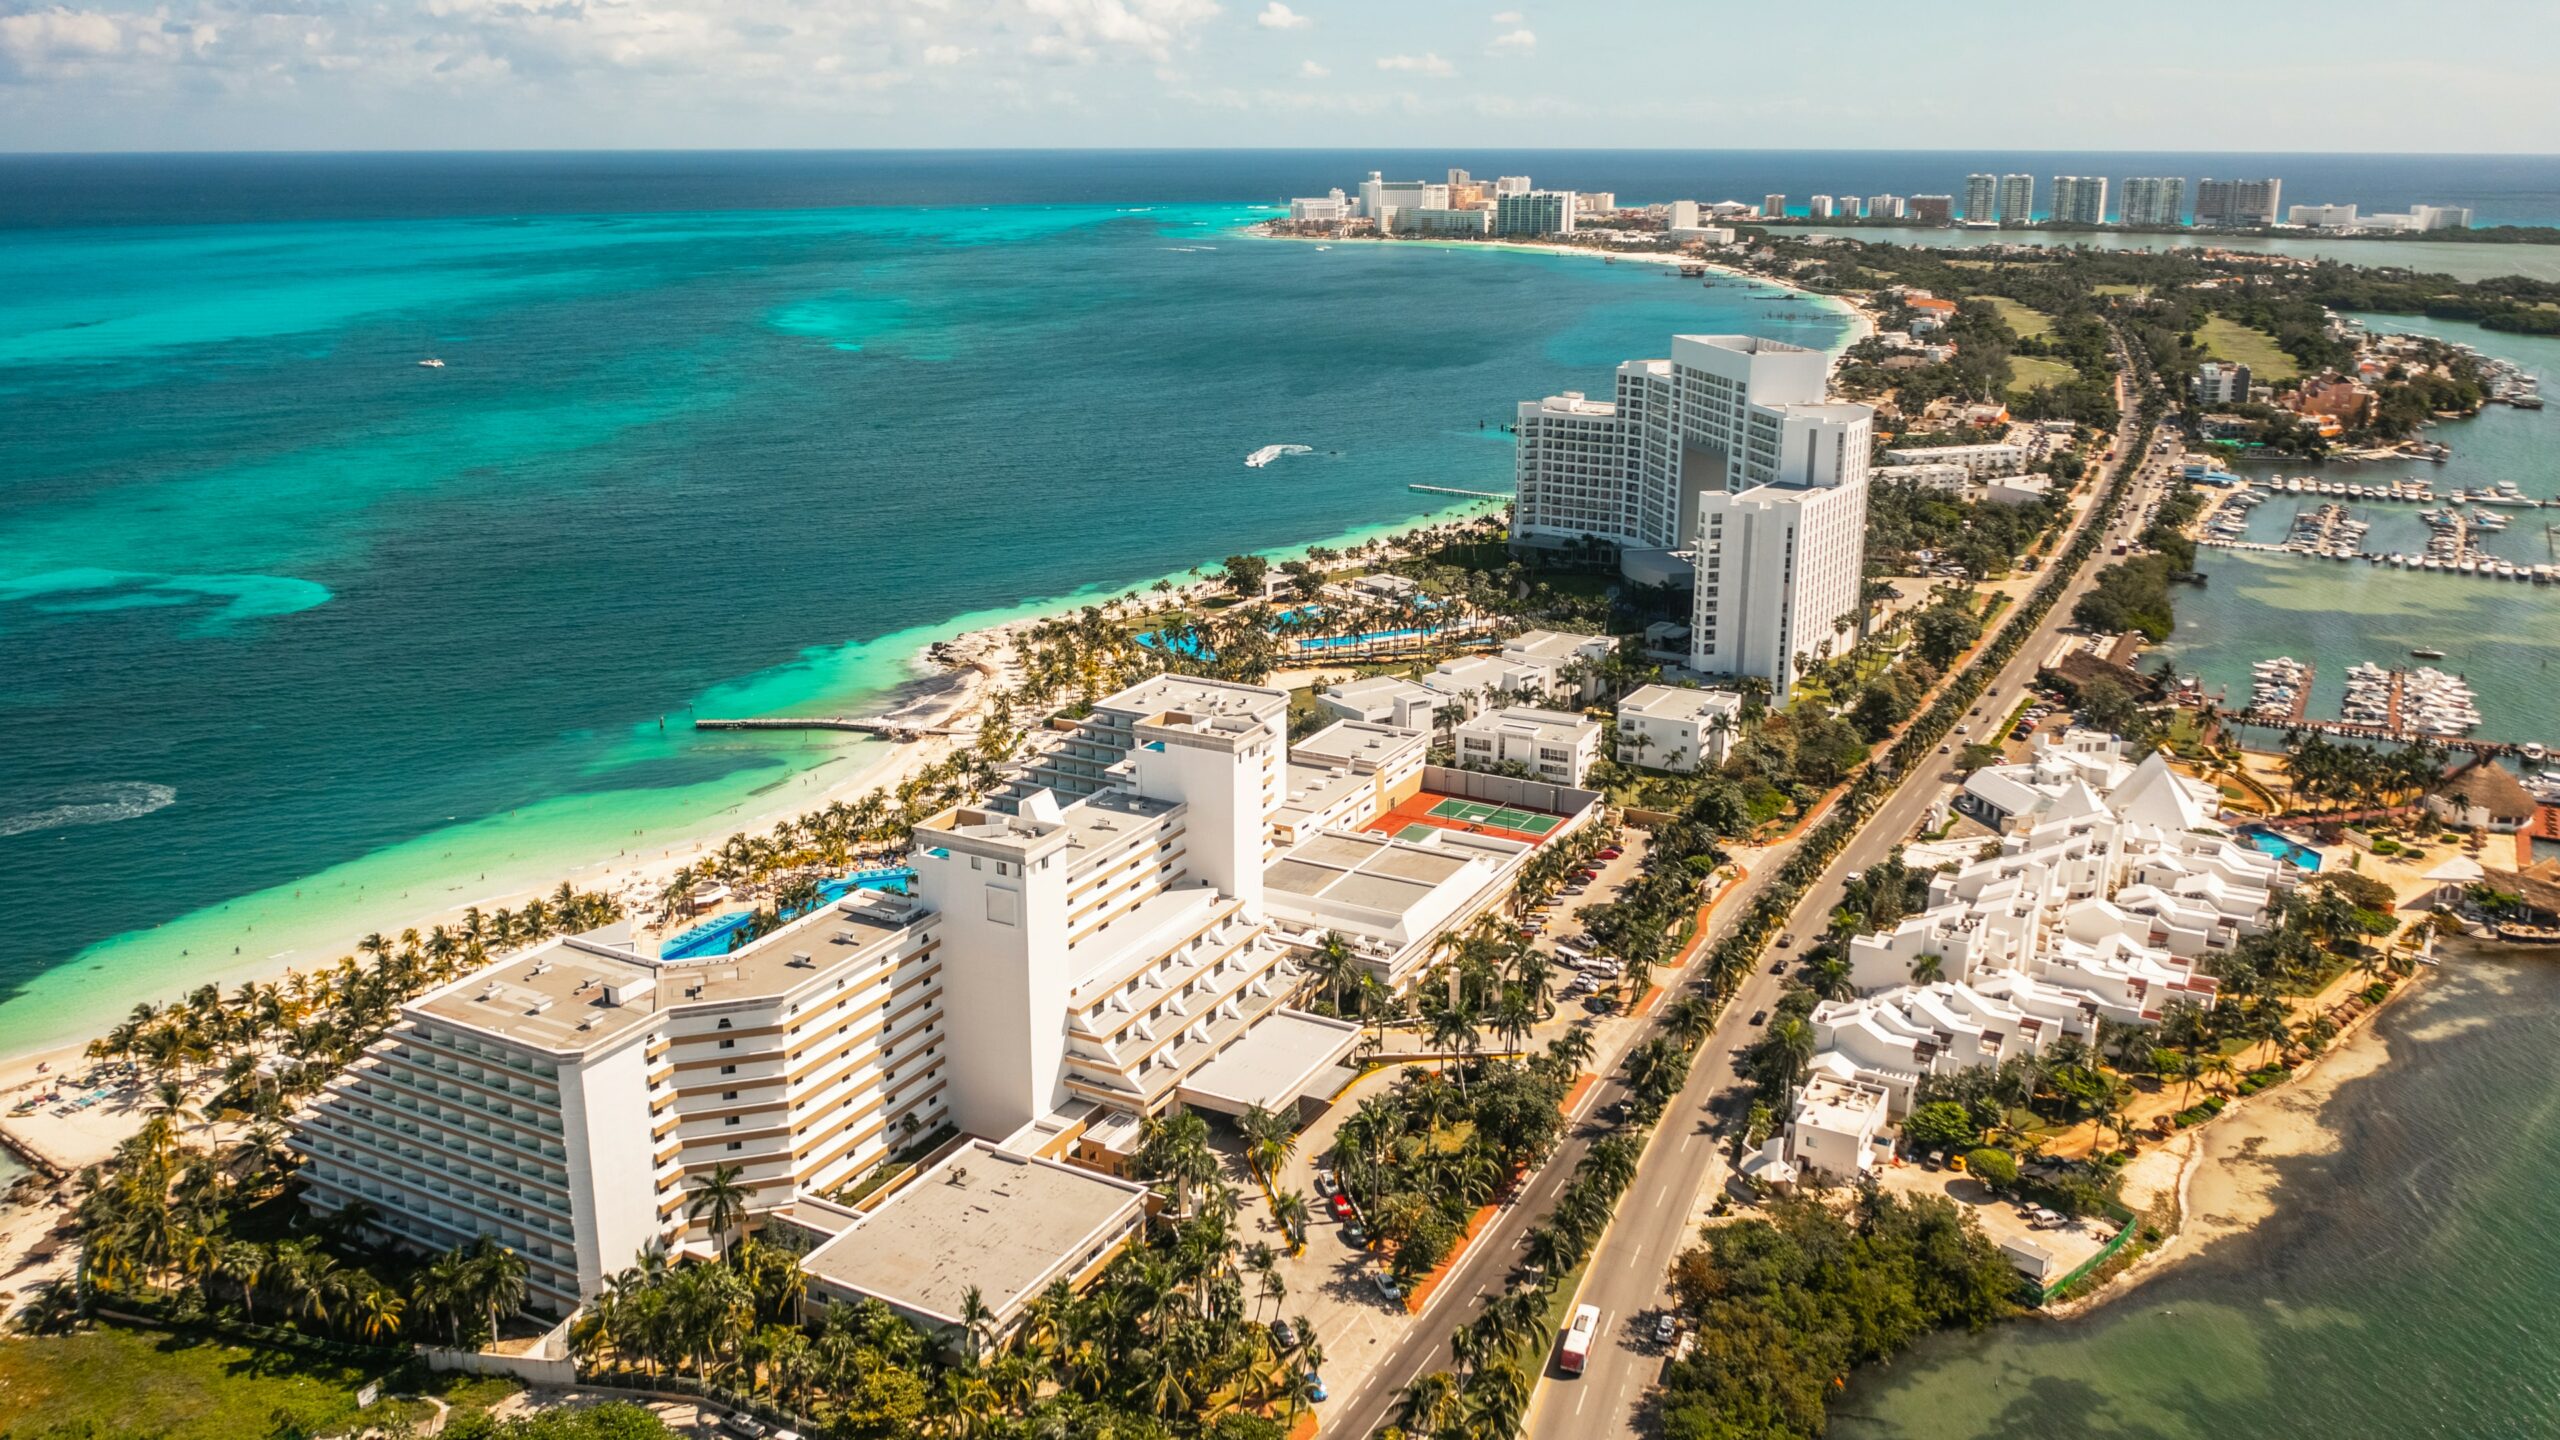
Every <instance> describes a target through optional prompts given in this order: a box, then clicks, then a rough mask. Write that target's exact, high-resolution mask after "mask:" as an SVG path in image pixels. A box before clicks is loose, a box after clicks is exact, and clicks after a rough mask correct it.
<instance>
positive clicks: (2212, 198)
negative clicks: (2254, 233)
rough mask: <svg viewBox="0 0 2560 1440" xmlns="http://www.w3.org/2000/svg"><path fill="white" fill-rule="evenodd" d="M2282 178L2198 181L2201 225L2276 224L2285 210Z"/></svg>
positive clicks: (2197, 189) (2197, 217)
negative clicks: (2281, 206) (2282, 205)
mask: <svg viewBox="0 0 2560 1440" xmlns="http://www.w3.org/2000/svg"><path fill="white" fill-rule="evenodd" d="M2283 199H2284V182H2283V181H2282V180H2216V179H2214V178H2213V177H2212V176H2210V175H2208V176H2206V177H2205V178H2203V179H2202V180H2199V181H2197V182H2196V223H2197V224H2199V225H2273V224H2274V223H2276V217H2277V216H2279V215H2281V214H2283V213H2284V212H2283V210H2282V209H2281V208H2280V204H2281V202H2282V201H2283Z"/></svg>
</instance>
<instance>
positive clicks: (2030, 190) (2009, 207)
mask: <svg viewBox="0 0 2560 1440" xmlns="http://www.w3.org/2000/svg"><path fill="white" fill-rule="evenodd" d="M2035 218H2036V177H2034V176H2033V175H2003V176H2001V177H2000V223H2001V224H2003V225H2025V224H2030V223H2032V222H2033V221H2034V220H2035Z"/></svg>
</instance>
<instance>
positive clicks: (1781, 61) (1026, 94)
mask: <svg viewBox="0 0 2560 1440" xmlns="http://www.w3.org/2000/svg"><path fill="white" fill-rule="evenodd" d="M2479 8H2480V9H2481V10H2485V11H2488V12H2491V13H2485V14H2484V13H2473V14H2470V15H2468V16H2466V20H2465V23H2463V24H2460V25H2447V24H2443V23H2441V22H2440V21H2439V20H2437V19H2436V18H2434V17H2432V16H2430V15H2428V14H2427V13H2425V12H2423V11H2421V10H2417V9H2413V8H2410V7H2406V6H2399V5H2392V4H2385V3H2379V0H2342V3H2340V4H2339V5H2336V6H2333V7H2331V11H2330V13H2329V14H2328V16H2327V18H2326V21H2325V22H2324V23H2323V24H2320V25H2317V26H2303V25H2301V24H2300V23H2299V20H2298V17H2295V16H2292V15H2290V14H2288V13H2286V12H2280V11H2273V10H2261V9H2259V8H2255V7H2226V8H2224V9H2222V10H2220V11H2217V12H2216V13H2215V14H2214V15H2213V17H2212V22H2211V25H2210V26H2209V27H2200V26H2198V25H2196V24H2194V23H2192V22H2191V20H2190V19H2189V18H2188V17H2185V16H2182V15H2173V14H2168V13H2163V12H2152V11H2143V10H2140V9H2110V10H2106V11H2097V12H2088V13H2065V12H2059V11H2057V10H2055V9H2054V8H2053V7H2046V6H2035V5H2031V4H2028V3H2025V0H1977V3H1974V4H1972V5H1968V6H1967V7H1965V9H1966V14H1965V15H1964V16H1963V17H1962V18H1963V19H1964V20H1965V21H1966V22H1967V26H1968V30H1969V32H1970V33H1971V34H1972V35H1973V36H1974V38H1975V39H1976V40H1977V41H1978V42H1979V43H1982V44H1985V45H1990V46H1994V47H1996V51H1997V53H1998V55H1999V57H2000V60H1999V64H1998V67H1997V72H1996V83H1985V82H1986V79H1987V78H1989V77H1987V76H1986V75H1985V74H1982V73H1975V74H1969V75H1966V76H1964V77H1963V78H1962V79H1961V80H1960V79H1959V78H1957V76H1956V75H1955V74H1953V73H1950V72H1944V71H1937V70H1933V69H1932V68H1931V67H1930V66H1929V65H1927V64H1925V63H1923V62H1922V60H1921V58H1920V52H1919V51H1918V50H1916V49H1904V50H1899V51H1886V52H1881V53H1884V54H1887V55H1889V56H1908V57H1911V69H1910V71H1909V73H1907V74H1905V75H1902V76H1901V77H1900V78H1898V79H1897V80H1896V82H1895V83H1893V84H1890V85H1885V84H1876V85H1848V84H1835V83H1815V82H1813V81H1811V80H1809V79H1808V78H1807V77H1808V76H1811V75H1818V74H1823V73H1826V72H1825V68H1824V67H1825V65H1826V64H1827V63H1828V62H1829V61H1830V60H1832V59H1836V52H1837V49H1838V46H1839V42H1840V37H1842V36H1843V35H1852V34H1854V35H1860V36H1868V37H1878V38H1882V37H1889V36H1890V35H1891V34H1892V33H1893V31H1894V29H1895V28H1896V27H1898V26H1904V25H1910V24H1914V23H1917V22H1916V21H1915V17H1914V15H1913V14H1912V12H1910V11H1909V9H1908V8H1907V7H1899V6H1886V5H1884V4H1881V3H1878V0H1842V3H1840V4H1837V5H1834V6H1830V7H1825V8H1823V9H1821V10H1818V11H1805V12H1798V13H1778V12H1776V11H1774V10H1762V9H1754V10H1747V11H1746V10H1740V9H1733V10H1726V9H1721V8H1719V9H1717V10H1714V11H1703V10H1702V9H1701V8H1700V7H1696V6H1694V5H1683V4H1680V3H1677V0H1608V3H1603V4H1600V5H1586V6H1580V7H1575V8H1573V9H1570V10H1568V9H1566V8H1564V7H1561V6H1552V5H1550V6H1544V7H1541V6H1539V5H1534V4H1523V5H1517V6H1508V5H1505V4H1504V3H1503V0H1493V3H1490V4H1482V5H1473V4H1470V5H1460V4H1455V3H1450V0H1407V3H1403V4H1398V5H1394V6H1377V5H1357V4H1352V3H1348V0H844V3H838V4H829V5H807V4H798V3H791V0H721V3H713V0H635V3H608V0H561V3H557V4H525V3H513V0H443V3H438V4H434V5H423V6H382V7H371V8H338V9H318V10H307V9H302V8H299V7H289V6H283V5H277V4H273V3H270V0H59V3H29V0H0V149H7V150H12V151H46V150H70V151H79V150H196V149H212V150H239V149H250V150H263V149H282V150H294V149H336V150H346V149H357V150H364V149H427V150H435V149H477V148H489V149H518V148H559V149H581V148H625V147H665V148H730V147H749V148H755V147H775V148H873V147H943V146H949V147H1012V146H1049V147H1145V146H1161V145H1167V144H1179V145H1184V146H1308V147H1321V146H1339V145H1391V146H1405V147H1412V146H1427V145H1436V144H1464V145H1471V146H1513V147H1517V146H1560V147H1574V146H1610V145H1620V146H1624V145H1659V146H1665V147H1685V146H1698V145H1710V146H1718V147H1725V146H1731V147H1738V148H1809V149H1814V148H1864V147H1873V146H1878V145H1886V144H1890V145H1892V146H1895V147H1899V148H1906V149H1949V150H1959V149H1964V148H1968V147H1980V148H1984V149H1995V148H2005V147H2011V146H2014V145H2016V144H2017V143H2019V142H2020V141H2023V140H2031V141H2032V143H2033V144H2035V145H2036V146H2037V147H2038V148H2042V149H2053V150H2072V149H2079V150H2118V149H2132V148H2135V147H2158V148H2166V149H2193V150H2220V149H2239V148H2248V149H2255V150H2296V151H2303V152H2316V153H2339V152H2394V153H2413V152H2461V153H2515V154H2527V153H2537V151H2536V150H2535V149H2534V148H2531V147H2541V148H2544V149H2547V148H2548V147H2549V146H2550V144H2551V143H2552V142H2551V139H2550V137H2551V136H2553V135H2555V134H2560V99H2555V98H2554V94H2553V92H2551V91H2550V90H2549V88H2548V87H2547V86H2546V85H2544V84H2543V83H2542V82H2541V81H2540V80H2539V79H2538V78H2537V77H2536V75H2535V74H2534V73H2533V71H2534V67H2532V66H2530V65H2528V64H2526V63H2525V59H2526V57H2531V56H2537V55H2547V54H2550V53H2553V52H2554V50H2555V49H2560V14H2555V13H2554V12H2553V11H2551V10H2548V9H2546V8H2543V7H2536V6H2528V5H2525V4H2521V3H2512V0H2487V3H2485V4H2484V5H2483V6H2481V7H2479ZM1933 23H1934V22H1933ZM2489 34H2494V35H2495V36H2497V37H2498V38H2497V43H2496V44H2495V45H2494V46H2484V45H2483V44H2482V43H2481V40H2482V37H2483V36H2484V35H2489ZM2099 56H2103V57H2104V58H2103V62H2100V61H2099V60H2098V59H2097V57H2099ZM1736 57H1749V63H1732V62H1733V61H1734V60H1735V58H1736ZM1702 60H1704V61H1707V62H1708V63H1709V64H1710V66H1711V70H1712V74H1711V77H1702V76H1701V75H1700V74H1699V72H1698V69H1697V67H1698V65H1699V64H1700V62H1701V61H1702ZM1933 76H1934V77H1936V78H1934V79H1933ZM1702 78H1711V79H1712V82H1713V83H1700V82H1701V79H1702ZM2454 94H2458V95H2460V96H2461V97H2462V103H2461V104H2460V105H2459V106H2447V105H2430V104H2393V103H2386V102H2387V101H2388V99H2389V97H2392V96H2401V97H2426V96H2439V97H2440V96H2445V95H2454ZM2358 95H2362V96H2369V97H2373V99H2374V101H2375V103H2365V104H2358V103H2350V102H2349V100H2348V97H2351V96H2358ZM1953 178H1954V179H1955V180H1956V181H1961V178H1962V176H1961V174H1959V175H1957V176H1956V177H1953Z"/></svg>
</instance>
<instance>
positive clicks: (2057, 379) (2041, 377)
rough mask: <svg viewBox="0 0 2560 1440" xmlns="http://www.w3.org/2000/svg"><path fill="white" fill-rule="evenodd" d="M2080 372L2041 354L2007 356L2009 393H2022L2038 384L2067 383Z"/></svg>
mask: <svg viewBox="0 0 2560 1440" xmlns="http://www.w3.org/2000/svg"><path fill="white" fill-rule="evenodd" d="M2079 373H2080V372H2079V371H2077V370H2074V369H2072V368H2071V367H2070V366H2068V365H2066V364H2064V363H2062V362H2061V361H2059V360H2047V359H2045V358H2044V357H2043V356H2041V355H2012V356H2010V357H2009V393H2010V394H2012V395H2024V394H2026V393H2027V392H2028V391H2030V390H2033V389H2034V388H2036V387H2037V386H2039V385H2068V384H2070V383H2071V381H2072V378H2073V377H2074V376H2076V375H2078V374H2079Z"/></svg>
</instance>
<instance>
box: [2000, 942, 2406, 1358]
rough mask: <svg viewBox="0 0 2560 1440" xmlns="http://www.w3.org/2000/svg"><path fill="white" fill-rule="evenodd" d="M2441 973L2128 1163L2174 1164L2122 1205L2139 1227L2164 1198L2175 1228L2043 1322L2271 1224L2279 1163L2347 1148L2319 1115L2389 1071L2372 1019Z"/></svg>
mask: <svg viewBox="0 0 2560 1440" xmlns="http://www.w3.org/2000/svg"><path fill="white" fill-rule="evenodd" d="M2441 968H2442V963H2441V962H2439V963H2438V964H2436V965H2425V966H2420V967H2419V969H2418V971H2417V972H2416V973H2415V974H2413V975H2411V976H2410V977H2409V978H2408V979H2406V980H2403V981H2402V982H2400V983H2399V984H2398V985H2395V986H2393V987H2392V989H2391V993H2390V994H2388V995H2386V996H2384V997H2383V999H2382V1003H2380V1004H2378V1005H2374V1006H2372V1007H2370V1008H2368V1009H2366V1010H2365V1011H2363V1012H2362V1013H2361V1014H2358V1015H2356V1016H2355V1017H2354V1018H2352V1019H2351V1020H2349V1021H2348V1022H2347V1024H2346V1025H2345V1027H2343V1028H2342V1029H2341V1030H2340V1031H2339V1032H2338V1034H2337V1036H2336V1037H2335V1038H2334V1039H2333V1040H2331V1041H2330V1043H2329V1045H2328V1047H2327V1048H2325V1049H2323V1050H2322V1051H2320V1053H2318V1054H2317V1055H2314V1056H2312V1057H2311V1058H2310V1059H2308V1060H2305V1061H2304V1062H2303V1063H2302V1064H2301V1065H2299V1066H2297V1067H2295V1069H2294V1072H2293V1075H2292V1076H2291V1077H2290V1078H2289V1079H2286V1080H2285V1081H2283V1082H2282V1083H2280V1084H2276V1085H2271V1086H2269V1087H2267V1088H2266V1089H2263V1090H2260V1091H2259V1092H2257V1093H2256V1094H2254V1095H2243V1096H2237V1097H2234V1098H2233V1099H2232V1101H2231V1102H2230V1103H2229V1104H2228V1105H2226V1106H2224V1107H2223V1110H2222V1113H2220V1114H2218V1115H2216V1116H2214V1117H2213V1118H2211V1119H2209V1120H2207V1121H2205V1122H2204V1123H2203V1124H2201V1125H2196V1126H2191V1127H2189V1128H2188V1129H2185V1130H2182V1131H2180V1132H2178V1134H2177V1135H2176V1136H2175V1137H2173V1138H2171V1139H2170V1140H2168V1141H2166V1142H2165V1143H2163V1144H2162V1145H2161V1146H2160V1147H2159V1148H2158V1149H2156V1150H2153V1151H2151V1152H2149V1153H2148V1154H2146V1155H2145V1156H2144V1157H2142V1159H2137V1160H2135V1161H2134V1162H2132V1165H2129V1166H2128V1167H2127V1171H2128V1174H2127V1179H2128V1181H2130V1180H2131V1179H2132V1178H2133V1177H2132V1175H2131V1173H2130V1172H2131V1171H2132V1169H2133V1168H2134V1167H2135V1166H2139V1165H2141V1164H2142V1163H2143V1160H2146V1159H2154V1158H2157V1159H2160V1160H2163V1161H2166V1160H2169V1159H2172V1158H2174V1159H2175V1161H2176V1168H2175V1170H2174V1172H2173V1173H2172V1174H2171V1175H2170V1176H2167V1177H2146V1178H2149V1179H2152V1180H2153V1182H2154V1185H2155V1188H2154V1189H2153V1190H2151V1191H2150V1192H2149V1194H2148V1195H2147V1196H2146V1197H2145V1201H2146V1203H2144V1204H2141V1205H2135V1204H2133V1203H2132V1202H2131V1200H2130V1198H2128V1200H2127V1208H2129V1209H2132V1210H2133V1211H2134V1212H2135V1216H2136V1218H2135V1220H2134V1222H2133V1223H2135V1224H2137V1225H2138V1224H2141V1223H2143V1219H2142V1217H2143V1216H2144V1215H2146V1214H2148V1213H2149V1212H2150V1211H2151V1210H2153V1209H2155V1208H2157V1207H2158V1205H2159V1204H2160V1202H2161V1201H2162V1200H2163V1199H2166V1200H2168V1201H2169V1202H2170V1203H2171V1206H2172V1208H2173V1210H2174V1213H2175V1216H2176V1220H2175V1223H2174V1228H2172V1229H2170V1230H2169V1231H2168V1233H2167V1234H2165V1235H2163V1236H2162V1237H2161V1238H2160V1241H2159V1243H2157V1244H2156V1245H2153V1246H2152V1247H2151V1248H2150V1249H2148V1250H2146V1251H2144V1252H2143V1253H2142V1254H2141V1255H2140V1256H2138V1257H2137V1258H2135V1260H2134V1261H2133V1263H2131V1264H2130V1265H2128V1266H2126V1267H2125V1268H2124V1270H2123V1271H2121V1272H2120V1273H2118V1274H2116V1275H2114V1276H2112V1277H2110V1278H2109V1279H2108V1280H2107V1281H2106V1283H2104V1284H2102V1285H2100V1286H2099V1287H2098V1288H2097V1289H2095V1290H2092V1291H2090V1292H2089V1293H2088V1294H2086V1295H2083V1296H2081V1297H2079V1298H2078V1299H2076V1300H2069V1301H2065V1302H2064V1303H2062V1304H2060V1305H2056V1306H2052V1307H2049V1308H2048V1309H2046V1310H2045V1311H2044V1312H2043V1313H2042V1317H2041V1318H2043V1319H2046V1320H2050V1321H2054V1322H2057V1323H2065V1324H2067V1323H2070V1322H2072V1321H2076V1320H2080V1319H2084V1318H2086V1317H2087V1316H2089V1315H2092V1314H2095V1313H2096V1312H2098V1311H2099V1310H2101V1309H2104V1308H2105V1307H2106V1306H2107V1305H2109V1304H2110V1303H2112V1302H2114V1301H2115V1300H2117V1299H2120V1298H2122V1297H2124V1296H2126V1295H2130V1294H2132V1293H2133V1292H2134V1291H2135V1290H2138V1289H2140V1288H2141V1287H2142V1286H2143V1285H2144V1284H2146V1283H2148V1282H2149V1281H2150V1280H2151V1279H2153V1278H2154V1277H2156V1276H2160V1275H2165V1274H2167V1273H2168V1272H2169V1271H2171V1270H2173V1269H2175V1268H2176V1267H2177V1266H2178V1265H2180V1264H2182V1263H2184V1262H2185V1261H2187V1260H2190V1259H2193V1258H2194V1257H2196V1256H2198V1255H2202V1254H2203V1253H2205V1252H2206V1251H2207V1250H2210V1249H2211V1248H2213V1247H2214V1246H2215V1245H2216V1244H2219V1243H2220V1242H2222V1241H2225V1240H2229V1239H2232V1238H2234V1237H2236V1236H2241V1235H2246V1234H2248V1233H2250V1232H2251V1231H2254V1230H2255V1229H2257V1227H2258V1226H2259V1225H2260V1224H2262V1223H2264V1222H2265V1221H2267V1220H2269V1219H2272V1218H2273V1217H2274V1216H2275V1215H2276V1213H2277V1209H2278V1205H2277V1200H2276V1190H2277V1188H2278V1187H2279V1186H2280V1185H2281V1184H2282V1179H2283V1177H2282V1176H2280V1175H2279V1174H2278V1173H2277V1171H2276V1166H2277V1163H2278V1162H2280V1161H2284V1160H2290V1159H2297V1158H2302V1157H2306V1156H2318V1155H2330V1154H2335V1153H2337V1152H2338V1151H2339V1150H2340V1149H2341V1148H2342V1147H2343V1145H2344V1143H2345V1141H2344V1138H2343V1137H2342V1136H2341V1135H2340V1134H2339V1132H2338V1131H2337V1130H2336V1129H2334V1128H2332V1127H2331V1126H2329V1125H2328V1124H2326V1123H2324V1122H2323V1120H2322V1118H2321V1112H2322V1111H2324V1110H2326V1109H2327V1108H2328V1106H2329V1104H2330V1102H2331V1101H2333V1100H2335V1099H2336V1098H2337V1094H2338V1091H2339V1090H2340V1089H2341V1088H2343V1087H2344V1086H2345V1085H2346V1084H2348V1082H2350V1081H2354V1080H2361V1079H2364V1078H2365V1077H2367V1076H2369V1075H2372V1074H2374V1073H2376V1072H2377V1071H2379V1070H2381V1069H2382V1068H2383V1067H2384V1066H2386V1065H2388V1064H2390V1063H2391V1046H2390V1042H2388V1041H2387V1040H2385V1039H2383V1038H2382V1036H2381V1033H2380V1031H2379V1029H2378V1028H2377V1026H2376V1024H2375V1021H2376V1019H2377V1018H2378V1017H2379V1016H2381V1015H2382V1014H2383V1013H2384V1012H2385V1011H2387V1010H2389V1009H2390V1008H2391V1007H2392V1006H2394V1005H2396V1004H2398V1003H2400V1001H2401V1000H2402V998H2403V997H2405V996H2409V995H2414V994H2416V993H2417V992H2418V991H2419V990H2420V989H2422V988H2424V987H2425V986H2426V985H2427V984H2428V983H2429V981H2430V980H2431V979H2432V978H2433V976H2434V974H2435V972H2436V971H2437V970H2439V969H2441ZM2162 1180H2165V1181H2166V1183H2165V1184H2163V1183H2160V1182H2161V1181H2162Z"/></svg>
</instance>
